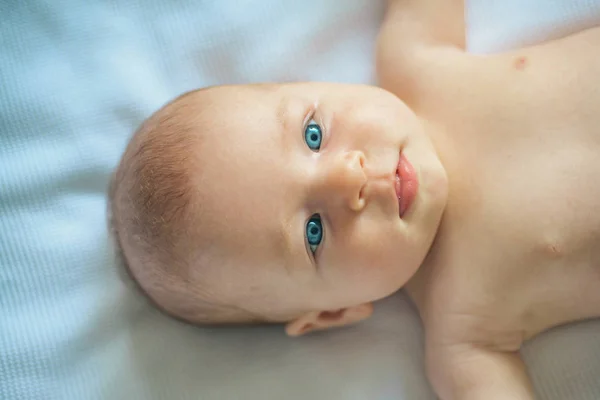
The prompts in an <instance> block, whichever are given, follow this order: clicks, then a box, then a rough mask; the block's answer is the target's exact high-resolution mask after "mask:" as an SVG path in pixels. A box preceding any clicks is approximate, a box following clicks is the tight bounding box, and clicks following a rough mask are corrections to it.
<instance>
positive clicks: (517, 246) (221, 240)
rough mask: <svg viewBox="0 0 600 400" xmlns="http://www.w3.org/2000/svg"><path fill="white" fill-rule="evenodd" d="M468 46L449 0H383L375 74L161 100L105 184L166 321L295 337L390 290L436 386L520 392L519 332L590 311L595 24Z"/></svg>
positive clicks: (595, 300) (599, 98)
mask: <svg viewBox="0 0 600 400" xmlns="http://www.w3.org/2000/svg"><path fill="white" fill-rule="evenodd" d="M464 48H465V29H464V4H463V1H461V0H392V1H390V2H389V5H388V10H387V14H386V19H385V21H384V25H383V27H382V30H381V34H380V37H379V39H378V51H377V70H378V75H379V78H380V85H381V86H382V88H383V89H381V88H376V87H370V86H359V85H342V84H327V83H297V84H285V85H274V84H273V85H268V84H261V85H245V86H221V87H211V88H206V89H201V90H198V91H194V92H190V93H187V94H185V95H183V96H181V97H179V98H177V99H175V100H174V101H173V102H171V103H170V104H168V105H166V106H165V107H163V108H162V109H161V110H159V111H158V112H157V113H155V114H154V115H153V116H151V117H150V118H149V119H148V120H147V121H146V122H145V123H144V124H143V125H142V126H141V127H140V129H139V130H138V132H137V133H136V134H135V135H134V137H133V139H132V140H131V142H130V144H129V146H128V147H127V149H126V151H125V154H124V156H123V159H122V161H121V163H120V165H119V167H118V169H117V171H116V174H115V178H114V180H113V182H112V185H111V193H110V197H111V212H112V219H113V228H114V231H115V235H116V238H117V242H118V245H119V248H120V249H121V251H122V254H123V258H124V260H125V261H126V264H127V268H128V271H129V273H130V275H131V276H132V278H133V279H134V280H135V282H137V284H138V285H139V287H140V289H141V290H142V291H143V292H144V293H145V294H146V295H147V296H148V298H150V299H151V300H152V301H153V302H154V303H155V304H156V305H157V306H158V307H160V308H161V309H162V310H164V311H165V312H167V313H168V314H170V315H173V316H175V317H177V318H181V319H184V320H186V321H189V322H192V323H200V324H223V323H251V322H272V323H276V322H281V323H285V324H286V325H285V326H286V331H287V333H288V334H289V335H292V336H296V335H300V334H304V333H306V332H309V331H313V330H317V329H325V328H329V327H334V326H341V325H346V324H349V323H354V322H357V321H360V320H363V319H365V318H367V317H369V315H370V314H371V312H372V305H371V304H372V303H373V302H374V301H376V300H378V299H381V298H383V297H386V296H388V295H390V294H391V293H393V292H395V291H397V290H398V289H399V288H401V287H405V288H406V289H407V292H408V293H409V295H410V296H411V298H412V299H413V300H414V303H415V304H416V306H417V308H418V310H419V312H420V315H421V318H422V321H423V324H424V327H425V332H426V358H427V369H428V375H429V378H430V380H431V382H432V385H433V387H434V389H435V390H436V392H437V393H438V395H439V396H440V397H441V398H442V399H444V400H447V399H531V398H533V397H534V390H533V388H532V385H531V383H530V381H529V378H528V376H527V373H526V370H525V368H524V365H523V363H522V361H521V359H520V357H519V348H520V346H521V344H522V343H523V342H524V341H525V340H527V339H529V338H531V337H532V336H534V335H536V334H537V333H539V332H541V331H543V330H546V329H549V328H551V327H554V326H557V325H561V324H565V323H568V322H572V321H577V320H583V319H589V318H594V317H598V316H600V265H599V264H600V263H599V262H600V246H598V244H600V213H598V212H597V210H598V207H599V206H600V185H599V184H598V180H599V179H598V178H599V177H600V161H599V158H598V154H600V128H598V127H599V126H600V112H599V111H598V110H600V90H599V89H598V87H599V86H598V83H597V80H598V76H599V75H600V57H598V54H599V52H600V29H598V28H595V29H591V30H587V31H584V32H580V33H577V34H574V35H572V36H570V37H566V38H563V39H560V40H557V41H554V42H550V43H547V44H543V45H539V46H534V47H531V48H527V49H522V50H518V51H513V52H508V53H504V54H498V55H488V56H481V55H472V54H468V53H466V52H465V50H464ZM384 89H385V90H384Z"/></svg>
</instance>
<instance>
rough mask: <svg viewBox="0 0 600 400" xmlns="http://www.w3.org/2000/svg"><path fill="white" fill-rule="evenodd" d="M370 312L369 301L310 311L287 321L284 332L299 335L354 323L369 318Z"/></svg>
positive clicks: (371, 306)
mask: <svg viewBox="0 0 600 400" xmlns="http://www.w3.org/2000/svg"><path fill="white" fill-rule="evenodd" d="M371 314H373V304H371V303H365V304H359V305H357V306H352V307H347V308H341V309H339V310H332V311H310V312H307V313H306V314H303V315H301V316H300V317H298V318H296V319H294V320H292V321H290V322H288V323H287V325H286V326H285V332H286V333H287V334H288V335H289V336H300V335H304V334H305V333H308V332H312V331H316V330H322V329H329V328H336V327H339V326H344V325H350V324H354V323H356V322H359V321H362V320H364V319H367V318H369V317H370V316H371Z"/></svg>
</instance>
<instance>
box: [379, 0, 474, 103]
mask: <svg viewBox="0 0 600 400" xmlns="http://www.w3.org/2000/svg"><path fill="white" fill-rule="evenodd" d="M464 13H465V7H464V0H389V1H388V9H387V12H386V16H385V20H384V22H383V25H382V28H381V31H380V33H379V37H378V41H377V74H378V78H379V84H380V85H381V86H382V87H383V88H385V89H387V90H390V91H391V92H393V93H395V94H396V95H397V96H400V97H401V98H402V99H403V100H404V101H406V102H408V103H411V102H412V101H413V100H416V99H415V97H416V96H422V95H423V93H424V91H427V90H429V89H430V88H432V87H439V86H438V84H437V83H438V82H439V81H440V79H441V80H444V81H445V80H448V79H447V78H448V77H449V76H451V75H452V76H455V74H454V72H452V69H453V68H455V67H453V66H454V65H458V63H457V60H458V59H461V58H462V57H461V56H464V55H465V54H466V53H465V52H464V49H465V41H466V40H465V16H464ZM432 79H433V81H432Z"/></svg>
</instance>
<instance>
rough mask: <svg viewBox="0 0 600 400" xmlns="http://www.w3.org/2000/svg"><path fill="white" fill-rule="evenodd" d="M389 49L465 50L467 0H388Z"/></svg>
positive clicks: (385, 24)
mask: <svg viewBox="0 0 600 400" xmlns="http://www.w3.org/2000/svg"><path fill="white" fill-rule="evenodd" d="M384 26H385V28H386V29H388V30H390V32H389V33H390V35H389V36H390V39H391V43H389V45H391V46H394V47H397V46H411V45H415V44H416V45H426V46H453V47H456V48H460V49H464V48H465V1H464V0H388V8H387V12H386V16H385V23H384Z"/></svg>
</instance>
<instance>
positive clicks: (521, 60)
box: [515, 56, 527, 71]
mask: <svg viewBox="0 0 600 400" xmlns="http://www.w3.org/2000/svg"><path fill="white" fill-rule="evenodd" d="M526 66H527V58H526V57H523V56H521V57H517V59H516V60H515V69H516V70H518V71H523V70H524V69H525V67H526Z"/></svg>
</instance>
